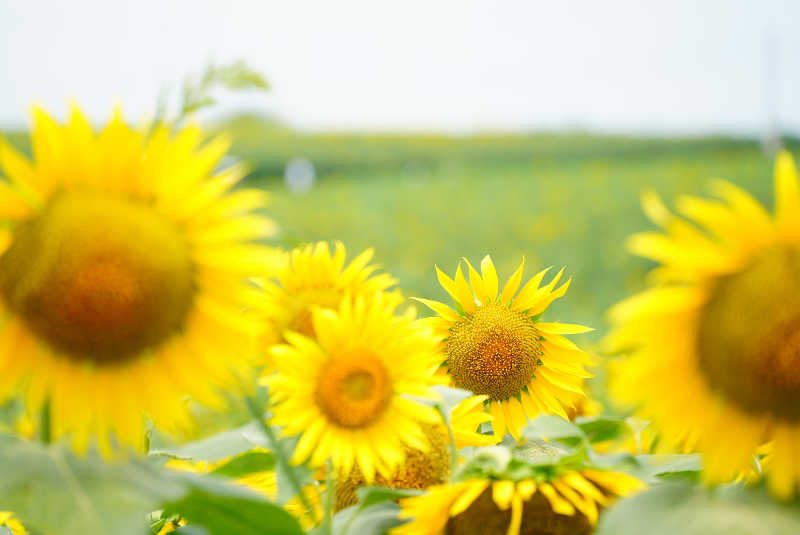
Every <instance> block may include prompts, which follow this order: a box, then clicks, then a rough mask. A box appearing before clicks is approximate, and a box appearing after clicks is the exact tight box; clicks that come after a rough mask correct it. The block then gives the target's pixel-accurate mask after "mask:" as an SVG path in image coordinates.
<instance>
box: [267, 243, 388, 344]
mask: <svg viewBox="0 0 800 535" xmlns="http://www.w3.org/2000/svg"><path fill="white" fill-rule="evenodd" d="M372 255H373V250H372V249H367V250H366V251H364V252H362V253H361V254H359V255H358V256H356V257H355V258H354V259H353V260H351V261H350V263H349V264H345V259H346V256H347V252H346V250H345V247H344V245H343V244H342V243H341V242H336V243H335V245H334V251H333V253H331V250H330V248H329V247H328V244H327V243H326V242H318V243H316V244H309V245H304V246H301V247H297V248H296V249H294V250H292V251H291V252H290V253H288V254H287V258H286V262H285V264H284V266H283V267H282V268H281V269H280V270H278V271H277V272H276V274H275V281H272V280H270V281H266V282H264V292H265V296H266V298H265V299H264V302H263V303H262V304H261V307H262V308H263V310H264V311H265V315H266V317H267V320H268V322H269V324H270V326H271V327H272V328H271V330H270V331H269V332H268V333H266V334H265V340H264V345H266V346H269V345H271V344H274V343H281V342H283V343H285V342H286V340H285V339H284V338H283V332H284V331H286V330H290V331H294V332H298V333H300V334H303V335H306V336H309V337H312V338H313V337H314V328H313V324H312V321H311V310H312V309H313V308H314V307H323V308H333V309H337V308H339V304H340V303H341V301H342V299H343V298H344V297H345V296H346V295H349V296H351V297H356V296H359V295H363V296H372V295H373V294H375V293H377V292H382V291H384V290H387V289H388V288H389V287H391V286H393V285H394V284H395V283H396V282H397V281H396V280H395V279H394V278H392V277H391V275H389V274H388V273H380V274H377V275H376V274H375V270H376V269H377V266H375V265H373V264H370V263H369V261H370V260H371V259H372Z"/></svg>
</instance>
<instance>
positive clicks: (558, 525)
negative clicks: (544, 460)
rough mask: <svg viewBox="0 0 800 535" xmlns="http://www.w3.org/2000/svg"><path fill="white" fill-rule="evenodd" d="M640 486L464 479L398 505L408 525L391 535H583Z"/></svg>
mask: <svg viewBox="0 0 800 535" xmlns="http://www.w3.org/2000/svg"><path fill="white" fill-rule="evenodd" d="M643 486H644V485H643V484H642V483H641V482H640V481H639V480H638V479H635V478H633V477H631V476H629V475H627V474H623V473H620V472H612V471H609V470H595V469H583V470H573V471H567V472H565V473H562V474H560V475H554V476H552V477H549V478H543V479H542V480H540V481H535V480H533V479H523V480H520V481H513V480H509V479H500V480H494V479H491V478H477V479H467V480H465V481H460V482H457V483H451V484H448V485H442V486H437V487H433V488H431V489H429V491H428V492H427V493H426V494H423V495H422V496H414V497H411V498H405V499H403V500H401V501H400V505H401V506H402V508H403V509H402V511H401V512H400V518H411V519H413V520H412V521H411V522H409V523H407V524H403V525H401V526H398V527H396V528H394V529H393V530H392V531H391V534H392V535H444V534H447V535H478V534H480V535H536V534H540V533H548V534H550V535H587V534H589V533H591V532H592V531H593V529H594V525H595V524H596V523H597V517H598V514H599V509H600V508H602V507H605V506H607V505H608V504H609V503H610V502H611V501H612V500H613V498H614V497H616V496H626V495H628V494H630V493H632V492H634V491H637V490H639V489H641V488H642V487H643Z"/></svg>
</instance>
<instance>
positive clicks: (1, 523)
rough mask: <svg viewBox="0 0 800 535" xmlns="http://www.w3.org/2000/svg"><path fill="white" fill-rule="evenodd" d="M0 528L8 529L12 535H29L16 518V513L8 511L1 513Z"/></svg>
mask: <svg viewBox="0 0 800 535" xmlns="http://www.w3.org/2000/svg"><path fill="white" fill-rule="evenodd" d="M0 527H2V528H8V530H9V531H10V532H11V535H28V532H27V531H26V530H25V526H23V525H22V522H20V521H19V520H18V519H17V517H15V516H14V513H9V512H8V511H0Z"/></svg>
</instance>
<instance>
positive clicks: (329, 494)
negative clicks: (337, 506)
mask: <svg viewBox="0 0 800 535" xmlns="http://www.w3.org/2000/svg"><path fill="white" fill-rule="evenodd" d="M327 468H328V470H327V474H326V476H325V519H324V520H323V522H324V524H323V527H322V532H323V533H324V534H325V535H333V507H334V503H335V501H336V477H334V472H333V465H332V464H331V462H330V461H328V466H327Z"/></svg>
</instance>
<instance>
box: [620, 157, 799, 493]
mask: <svg viewBox="0 0 800 535" xmlns="http://www.w3.org/2000/svg"><path fill="white" fill-rule="evenodd" d="M799 190H800V185H798V176H797V170H796V168H795V165H794V161H793V160H792V157H791V156H790V155H789V154H788V153H785V152H784V153H781V154H780V155H779V156H778V159H777V163H776V168H775V205H776V208H775V212H776V213H775V216H774V217H772V216H771V215H769V214H768V213H767V212H766V210H765V209H764V208H763V207H762V206H761V204H759V203H758V202H757V201H755V200H754V199H753V198H752V197H751V196H750V195H749V194H748V193H747V192H745V191H743V190H741V189H740V188H738V187H736V186H734V185H732V184H730V183H728V182H723V181H717V182H715V183H714V184H713V193H714V194H715V195H716V196H717V197H718V199H716V200H707V199H700V198H696V197H689V196H686V197H681V198H680V199H679V200H678V203H677V209H678V212H679V213H680V214H681V215H682V216H684V218H685V219H684V218H681V217H678V216H675V215H673V214H671V213H670V212H669V211H668V210H667V208H665V207H664V205H663V204H662V203H661V201H660V200H659V199H658V197H656V196H655V195H654V194H650V195H647V196H645V198H644V207H645V211H646V212H647V213H648V215H649V216H650V218H651V219H653V221H655V222H656V223H657V224H659V225H660V226H661V227H663V232H648V233H643V234H638V235H636V236H634V237H633V238H632V240H631V242H630V245H631V249H632V250H633V252H635V253H637V254H639V255H642V256H645V257H647V258H651V259H653V260H656V261H658V262H660V264H661V265H660V266H659V267H658V268H656V270H655V271H654V272H653V274H652V276H653V279H652V280H653V286H652V287H651V288H649V289H647V290H645V291H644V292H642V293H640V294H638V295H635V296H633V297H631V298H629V299H627V300H625V301H623V302H622V303H620V304H618V305H616V306H615V307H614V308H612V309H611V311H610V316H611V319H612V321H613V322H614V324H615V328H614V330H613V332H612V333H611V334H610V336H609V338H608V343H609V348H610V349H611V350H614V351H625V350H630V351H631V353H632V354H631V356H630V358H627V359H624V360H622V361H620V362H619V363H617V364H616V366H615V368H614V370H613V371H614V373H613V376H614V380H612V383H611V387H612V393H613V394H614V395H615V396H616V397H617V398H618V399H620V400H621V401H624V402H628V403H631V404H638V405H640V406H641V409H642V413H643V415H644V416H645V417H648V418H651V419H653V420H654V423H655V424H656V425H657V426H658V427H659V429H660V430H661V431H662V433H661V436H662V439H670V438H672V439H673V440H675V441H679V442H683V446H684V447H690V448H697V449H699V451H701V452H703V453H704V454H705V456H704V472H705V475H706V477H707V479H708V480H709V481H711V482H719V481H727V480H730V479H732V478H734V477H736V476H737V475H738V474H740V473H742V472H745V471H747V469H748V468H749V467H750V465H751V463H752V459H753V455H754V454H755V453H756V452H757V450H758V448H759V446H761V445H762V444H763V443H765V442H767V441H772V442H773V444H772V454H771V462H770V465H769V469H768V476H769V485H770V487H771V489H772V490H773V492H774V493H775V494H776V495H778V496H780V497H784V498H788V497H790V496H792V495H793V494H794V493H795V490H796V486H797V484H798V482H799V481H800V449H798V443H800V192H799Z"/></svg>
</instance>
